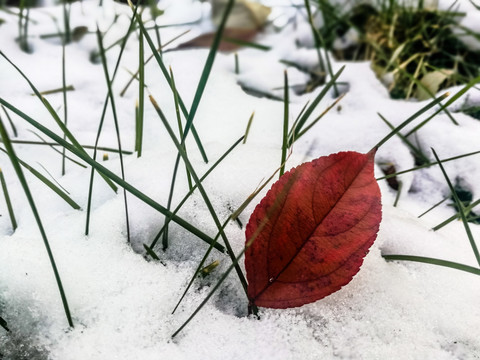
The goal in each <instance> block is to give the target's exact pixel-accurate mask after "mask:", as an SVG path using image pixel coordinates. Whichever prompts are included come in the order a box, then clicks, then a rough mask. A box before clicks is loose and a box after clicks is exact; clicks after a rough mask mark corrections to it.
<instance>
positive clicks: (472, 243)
mask: <svg viewBox="0 0 480 360" xmlns="http://www.w3.org/2000/svg"><path fill="white" fill-rule="evenodd" d="M432 152H433V156H435V159H436V160H437V162H438V166H440V170H442V173H443V176H444V177H445V180H446V181H447V184H448V187H449V188H450V191H451V192H452V196H453V199H454V200H455V203H456V204H457V207H458V211H459V213H460V218H461V219H462V222H463V226H464V227H465V232H466V233H467V236H468V240H469V241H470V246H471V247H472V250H473V253H474V254H475V258H476V259H477V263H478V265H480V253H479V252H478V248H477V244H476V243H475V239H474V238H473V234H472V231H471V230H470V226H469V225H468V221H467V217H466V216H465V207H464V205H463V203H462V202H461V201H460V199H459V198H458V195H457V192H456V191H455V188H454V187H453V185H452V182H451V181H450V178H449V177H448V175H447V172H446V171H445V169H444V167H443V165H442V162H441V161H440V159H439V158H438V156H437V153H436V152H435V150H434V149H433V148H432Z"/></svg>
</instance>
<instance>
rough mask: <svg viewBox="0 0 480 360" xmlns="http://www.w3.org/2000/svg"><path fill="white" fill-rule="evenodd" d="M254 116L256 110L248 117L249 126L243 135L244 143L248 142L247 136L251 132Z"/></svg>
mask: <svg viewBox="0 0 480 360" xmlns="http://www.w3.org/2000/svg"><path fill="white" fill-rule="evenodd" d="M254 117H255V111H254V112H252V115H250V118H249V119H248V123H247V128H246V129H245V135H244V136H243V143H244V144H246V143H247V137H248V134H249V132H250V127H251V126H252V122H253V118H254Z"/></svg>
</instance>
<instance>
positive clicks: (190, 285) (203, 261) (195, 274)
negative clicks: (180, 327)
mask: <svg viewBox="0 0 480 360" xmlns="http://www.w3.org/2000/svg"><path fill="white" fill-rule="evenodd" d="M230 220H231V217H229V218H228V219H227V220H226V221H225V222H224V223H223V225H222V231H223V230H224V229H225V227H226V226H227V225H228V223H229V222H230ZM219 237H220V232H218V234H217V236H215V238H214V239H213V240H214V241H217V240H218V238H219ZM213 245H214V243H212V244H210V246H209V247H208V249H207V251H206V252H205V255H203V258H202V260H201V261H200V263H199V264H198V266H197V268H196V269H195V272H194V273H193V276H192V278H191V279H190V281H189V282H188V285H187V287H186V288H185V290H184V291H183V294H182V296H181V297H180V299H179V300H178V302H177V304H176V305H175V307H174V308H173V311H172V314H174V313H175V311H177V308H178V307H179V306H180V304H181V303H182V300H183V299H184V298H185V296H186V295H187V293H188V290H190V288H191V287H192V285H193V282H194V281H195V279H196V278H197V276H198V275H199V274H200V272H201V270H202V268H203V264H205V261H207V259H208V256H209V255H210V252H211V251H212V249H213Z"/></svg>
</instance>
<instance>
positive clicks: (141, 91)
mask: <svg viewBox="0 0 480 360" xmlns="http://www.w3.org/2000/svg"><path fill="white" fill-rule="evenodd" d="M138 44H139V45H138V52H139V55H138V63H139V65H138V102H139V104H138V128H137V131H136V134H137V157H140V156H142V145H143V120H144V108H145V67H144V63H145V59H144V57H145V54H144V46H143V33H142V32H140V34H139V35H138Z"/></svg>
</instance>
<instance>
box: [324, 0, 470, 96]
mask: <svg viewBox="0 0 480 360" xmlns="http://www.w3.org/2000/svg"><path fill="white" fill-rule="evenodd" d="M319 8H320V10H321V11H322V12H323V13H324V18H325V19H327V18H329V19H334V21H333V20H330V21H325V25H324V26H323V27H322V28H321V29H320V32H321V33H322V34H323V37H324V38H325V44H326V46H327V48H328V49H330V50H333V53H334V54H335V56H336V57H337V58H339V59H342V60H369V61H371V62H372V68H373V70H374V71H375V73H376V74H377V76H378V77H379V78H380V79H382V81H383V82H384V83H385V84H386V85H387V87H388V91H389V92H390V95H391V96H392V97H393V98H406V99H408V98H411V97H415V98H417V99H419V100H425V99H428V98H430V97H433V96H434V94H435V93H437V92H438V91H440V90H442V89H444V88H447V87H450V86H453V85H458V84H464V83H467V82H468V81H469V80H471V79H472V78H475V77H477V76H478V75H479V70H478V66H477V64H478V62H479V60H480V52H476V51H473V50H471V49H469V48H468V47H467V46H466V45H465V44H464V43H463V42H462V41H461V40H460V39H459V37H458V36H457V35H456V34H455V33H454V30H456V29H461V30H462V31H463V32H465V34H472V33H473V32H472V30H469V29H464V28H462V27H461V25H458V23H459V21H460V20H461V18H462V17H463V16H464V15H465V14H463V13H459V12H456V11H454V5H452V6H451V7H450V8H449V9H448V10H447V11H440V10H438V9H433V8H426V7H424V6H423V1H419V2H418V4H417V6H414V7H409V6H407V5H404V4H401V3H400V2H398V1H382V2H381V3H380V5H379V6H378V7H374V6H371V5H367V4H360V5H357V6H354V7H353V9H352V10H351V11H349V12H348V13H347V14H339V11H338V9H336V8H335V7H334V6H332V5H329V4H328V3H327V2H326V1H324V0H319ZM467 30H468V31H467ZM473 35H474V36H475V35H478V34H473Z"/></svg>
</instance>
